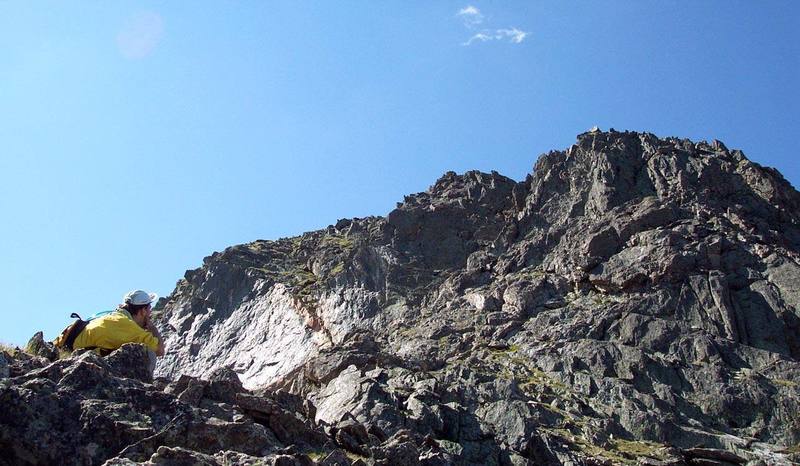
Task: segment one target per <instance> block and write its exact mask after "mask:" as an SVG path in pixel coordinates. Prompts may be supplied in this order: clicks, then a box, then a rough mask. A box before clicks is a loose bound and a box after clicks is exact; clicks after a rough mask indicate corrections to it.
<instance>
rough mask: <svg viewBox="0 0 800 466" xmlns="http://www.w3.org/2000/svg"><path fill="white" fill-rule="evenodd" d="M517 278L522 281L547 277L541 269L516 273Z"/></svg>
mask: <svg viewBox="0 0 800 466" xmlns="http://www.w3.org/2000/svg"><path fill="white" fill-rule="evenodd" d="M516 275H517V277H519V278H521V279H523V280H537V279H540V278H543V277H546V276H547V273H546V272H545V271H544V270H542V269H538V268H537V269H524V270H520V271H519V272H517V274H516Z"/></svg>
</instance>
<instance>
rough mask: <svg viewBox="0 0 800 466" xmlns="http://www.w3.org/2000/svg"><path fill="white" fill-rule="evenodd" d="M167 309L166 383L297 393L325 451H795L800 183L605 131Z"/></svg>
mask: <svg viewBox="0 0 800 466" xmlns="http://www.w3.org/2000/svg"><path fill="white" fill-rule="evenodd" d="M157 311H158V312H160V322H159V326H160V327H161V328H162V334H163V335H165V337H166V346H167V348H168V354H167V355H166V356H165V357H164V358H163V359H162V361H160V363H159V366H158V368H157V373H156V375H157V376H159V377H160V378H162V379H171V380H178V379H179V378H180V377H181V376H183V377H184V378H185V377H187V376H188V377H190V378H191V379H192V380H195V379H197V380H200V379H209V380H214V377H218V374H219V373H220V371H227V373H228V374H234V375H233V377H234V378H238V380H241V382H242V383H243V387H242V390H253V391H261V392H264V393H272V394H275V393H284V394H286V396H290V395H291V396H293V397H296V399H297V400H303V401H301V402H300V403H301V404H302V403H308V404H309V405H310V406H312V407H313V410H306V411H305V415H307V417H308V419H307V421H305V422H307V423H308V425H309V426H310V427H309V429H312V428H313V429H319V430H321V431H322V432H324V434H325V435H328V436H330V438H331V439H332V442H333V444H335V446H336V447H337V448H341V449H343V450H345V451H347V452H349V454H350V455H351V457H350V458H349V460H342V461H344V462H343V463H326V464H350V462H351V461H356V462H357V461H362V462H364V463H367V464H370V463H371V464H437V465H438V464H476V465H477V464H502V465H506V464H513V465H522V464H536V465H539V464H575V465H596V464H625V463H630V464H636V463H638V464H649V465H666V464H670V465H680V464H709V465H710V464H713V465H730V464H744V463H746V462H748V464H753V465H755V464H789V462H790V461H792V460H795V461H796V460H798V453H800V450H799V449H798V445H799V444H800V416H799V415H798V413H800V193H798V192H797V191H796V190H795V189H794V188H792V186H791V185H790V184H789V183H788V182H787V181H786V180H784V179H783V177H782V176H781V175H780V173H778V172H777V171H776V170H774V169H770V168H765V167H761V166H759V165H758V164H756V163H753V162H751V161H749V160H748V159H747V158H746V157H745V156H744V155H743V154H742V153H741V152H740V151H738V150H729V149H728V148H726V147H725V145H724V144H722V143H721V142H719V141H713V142H711V143H707V142H698V143H695V142H692V141H689V140H686V139H676V138H659V137H656V136H655V135H652V134H648V133H635V132H617V131H614V130H610V131H608V132H603V131H599V130H596V129H593V130H592V131H590V132H587V133H584V134H581V135H579V136H578V139H577V142H576V143H575V144H574V145H573V146H571V147H569V148H568V149H567V150H565V151H552V152H549V153H547V154H544V155H542V156H540V158H539V160H538V161H537V162H536V165H535V167H534V170H533V172H532V173H531V174H530V175H528V177H527V178H526V179H525V180H524V181H522V182H517V181H514V180H512V179H509V178H506V177H504V176H502V175H500V174H498V173H496V172H492V173H481V172H477V171H472V172H467V173H465V174H463V175H458V174H456V173H453V172H448V173H446V174H445V175H444V176H443V177H441V178H440V179H439V180H437V181H436V183H435V184H434V185H433V186H431V187H430V189H429V190H428V191H426V192H423V193H418V194H414V195H410V196H406V197H405V199H404V200H403V202H401V203H399V204H398V206H397V208H396V209H395V210H393V211H392V212H390V213H389V214H388V215H387V216H386V217H369V218H363V219H359V218H356V219H346V220H340V221H338V222H337V223H336V225H331V226H329V227H328V228H326V229H324V230H320V231H314V232H310V233H305V234H303V235H302V236H297V237H293V238H285V239H280V240H277V241H255V242H252V243H249V244H244V245H238V246H233V247H230V248H228V249H226V250H225V251H223V252H220V253H214V254H213V255H211V256H210V257H207V258H205V259H204V263H203V266H202V267H201V268H199V269H196V270H192V271H188V272H186V275H185V277H184V278H183V279H182V280H180V281H179V282H178V284H177V287H176V289H175V290H174V292H173V293H172V294H171V295H170V296H169V297H168V298H165V299H163V300H162V301H161V302H160V303H159V306H158V308H157ZM184 380H186V379H184ZM237 382H238V381H237ZM295 411H297V412H299V411H300V410H299V409H296V410H295ZM315 435H316V434H315ZM319 435H322V434H319ZM1 443H2V442H0V444H1ZM184 446H185V445H184ZM227 448H229V449H232V450H236V447H235V446H230V445H229V446H228V447H227ZM326 448H328V447H326ZM220 449H223V450H224V449H226V447H224V446H223V447H221V448H220ZM237 451H240V450H237ZM376 452H377V453H376ZM387 452H389V453H387ZM212 453H213V452H212ZM352 455H358V456H359V458H360V459H356V460H354V459H353V458H354V457H353V456H352ZM123 456H124V455H123ZM115 464H116V463H115ZM119 464H123V463H119ZM276 464H277V463H276ZM281 464H284V463H281ZM286 464H289V463H286ZM353 464H355V463H353Z"/></svg>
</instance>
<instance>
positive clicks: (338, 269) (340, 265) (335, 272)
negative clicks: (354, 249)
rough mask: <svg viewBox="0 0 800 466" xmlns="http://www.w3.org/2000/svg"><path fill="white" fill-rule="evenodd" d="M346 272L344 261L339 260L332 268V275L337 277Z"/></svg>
mask: <svg viewBox="0 0 800 466" xmlns="http://www.w3.org/2000/svg"><path fill="white" fill-rule="evenodd" d="M342 272H344V262H339V263H338V264H336V266H335V267H334V268H332V269H331V272H330V276H331V277H335V276H337V275H339V274H340V273H342Z"/></svg>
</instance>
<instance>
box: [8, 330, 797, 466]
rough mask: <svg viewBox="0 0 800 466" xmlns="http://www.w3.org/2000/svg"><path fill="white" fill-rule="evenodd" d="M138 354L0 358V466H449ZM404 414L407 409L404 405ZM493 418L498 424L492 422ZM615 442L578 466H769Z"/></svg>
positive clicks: (373, 377) (438, 454) (441, 457)
mask: <svg viewBox="0 0 800 466" xmlns="http://www.w3.org/2000/svg"><path fill="white" fill-rule="evenodd" d="M145 351H146V350H145V348H144V347H143V346H140V345H136V344H128V345H125V346H123V347H122V348H120V349H119V350H117V351H115V352H114V353H112V354H111V355H109V356H108V357H105V358H103V357H100V356H98V355H96V354H95V353H93V352H90V351H86V352H79V353H77V354H75V355H73V356H71V357H68V358H66V359H62V360H59V361H56V362H50V361H49V360H47V359H46V358H44V357H39V356H32V355H29V354H26V353H22V352H18V353H16V354H15V355H11V354H9V353H0V377H2V379H0V406H2V410H0V452H2V454H1V455H0V465H9V466H11V465H22V464H31V465H100V464H102V465H105V466H127V465H134V464H146V465H174V466H177V465H187V466H188V465H207V466H232V465H281V466H292V465H297V466H311V465H326V466H355V465H397V466H400V465H447V464H455V463H457V460H456V455H455V454H454V451H453V450H454V449H457V445H456V444H453V443H451V442H443V441H441V440H437V439H434V438H433V437H432V436H430V435H426V436H422V435H419V434H417V433H415V432H414V430H410V429H406V430H400V431H397V432H395V433H394V434H393V435H391V436H387V434H386V433H385V432H382V431H381V429H380V428H378V427H376V426H374V425H373V426H370V427H367V426H365V425H363V424H361V423H359V422H358V421H357V420H356V419H355V418H353V417H351V418H350V419H348V420H347V421H346V422H340V423H338V425H337V426H331V425H328V424H327V423H325V422H315V421H314V419H315V418H316V410H317V408H316V407H315V406H314V404H313V403H311V402H309V401H308V400H305V399H303V398H302V397H300V396H297V395H292V394H290V393H288V392H286V391H283V390H277V391H269V390H259V391H249V390H246V389H244V388H243V387H242V384H241V382H240V381H239V378H238V377H237V375H236V374H235V373H234V372H232V371H230V370H224V369H223V370H218V371H216V372H215V373H214V374H212V375H211V377H209V378H208V380H204V379H199V378H194V377H188V376H183V377H180V378H179V379H178V380H174V381H168V380H164V379H156V380H152V379H151V377H150V376H149V374H148V373H147V368H146V363H145V361H146V354H145ZM345 372H346V373H347V374H349V376H350V377H356V378H359V379H360V380H361V383H362V386H363V387H364V389H365V390H371V389H378V387H377V385H378V380H380V379H381V378H382V377H385V374H384V372H385V371H384V370H382V369H375V370H373V371H370V372H369V373H367V374H366V377H361V376H359V371H358V369H356V367H355V366H350V367H349V368H348V369H346V370H345ZM431 382H432V381H431ZM430 390H435V388H434V387H431V386H428V385H427V384H425V383H421V384H420V383H418V384H416V391H415V395H414V396H417V397H419V396H423V395H425V394H427V396H435V393H434V392H432V391H430ZM408 406H409V409H412V410H413V409H415V408H414V403H413V402H409V403H408ZM509 407H510V408H511V406H509ZM516 409H519V408H516ZM553 415H554V416H558V415H557V414H555V413H553ZM494 416H495V417H496V418H497V419H498V420H499V419H502V417H503V413H495V414H494ZM459 418H460V414H459V412H458V409H457V407H451V408H450V409H449V410H447V409H443V410H440V411H438V412H435V413H433V412H432V413H429V419H428V422H430V423H433V424H436V423H438V424H444V423H448V422H453V421H456V422H455V424H454V425H451V427H450V428H455V429H465V428H473V429H476V433H477V429H478V426H477V424H474V425H473V426H472V427H470V426H469V421H468V420H467V419H463V418H461V419H459ZM509 419H511V420H512V422H511V424H509V425H506V426H503V427H502V428H501V430H503V431H505V435H508V436H510V437H513V438H516V439H517V441H518V442H531V445H530V446H529V448H531V449H538V450H539V453H538V455H539V458H540V459H542V460H543V461H545V462H543V463H540V464H548V463H549V464H557V463H556V462H557V461H558V458H559V457H562V458H563V459H566V458H568V457H569V453H568V448H567V445H561V444H560V443H561V442H563V441H564V440H563V439H560V438H559V437H558V436H557V435H550V434H545V435H537V434H535V433H534V432H531V431H529V430H526V426H525V425H524V423H523V424H518V425H515V424H514V419H515V418H514V417H513V416H512V417H510V418H509ZM625 443H626V445H625V449H623V450H622V451H620V452H619V453H618V454H619V455H621V456H619V457H617V458H616V459H609V458H602V457H597V458H595V459H594V460H591V459H586V458H584V460H583V464H597V465H605V464H617V463H631V462H633V460H636V459H637V458H638V461H636V462H637V463H638V464H647V465H674V466H678V465H692V464H696V465H730V464H733V465H742V464H746V463H747V464H769V463H766V462H764V461H763V460H759V461H750V462H748V459H747V458H746V457H742V456H739V455H736V454H733V453H730V452H728V451H724V450H719V449H707V448H691V449H683V450H681V449H678V448H668V447H659V446H658V445H655V444H650V443H647V442H641V443H638V444H637V442H625ZM625 450H627V451H625ZM559 453H561V454H559ZM532 454H534V455H536V453H532ZM548 458H549V459H548ZM656 458H658V459H656ZM791 458H795V459H797V455H794V456H792V455H775V458H774V459H775V461H786V462H787V464H788V461H790V459H791ZM507 459H508V460H509V461H510V460H511V459H510V458H507Z"/></svg>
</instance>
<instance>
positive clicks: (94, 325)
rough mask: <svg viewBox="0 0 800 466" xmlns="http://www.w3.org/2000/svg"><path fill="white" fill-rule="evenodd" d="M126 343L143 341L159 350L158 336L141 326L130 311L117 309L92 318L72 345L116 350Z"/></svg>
mask: <svg viewBox="0 0 800 466" xmlns="http://www.w3.org/2000/svg"><path fill="white" fill-rule="evenodd" d="M125 343H143V344H144V345H145V346H147V347H148V348H150V349H151V350H153V351H158V338H156V337H155V336H154V335H153V334H152V333H150V332H148V331H147V330H145V329H143V328H142V327H139V324H137V323H136V322H134V320H133V318H132V317H131V315H130V314H129V313H128V311H126V310H124V309H117V310H116V311H114V312H112V313H111V314H107V315H104V316H102V317H98V318H97V319H92V320H91V321H90V322H89V324H88V325H87V326H86V328H85V329H83V331H82V332H81V333H80V335H78V338H76V339H75V342H74V343H73V344H72V347H73V348H74V349H79V348H91V347H97V348H102V349H107V350H115V349H117V348H119V347H120V346H122V345H124V344H125Z"/></svg>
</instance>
